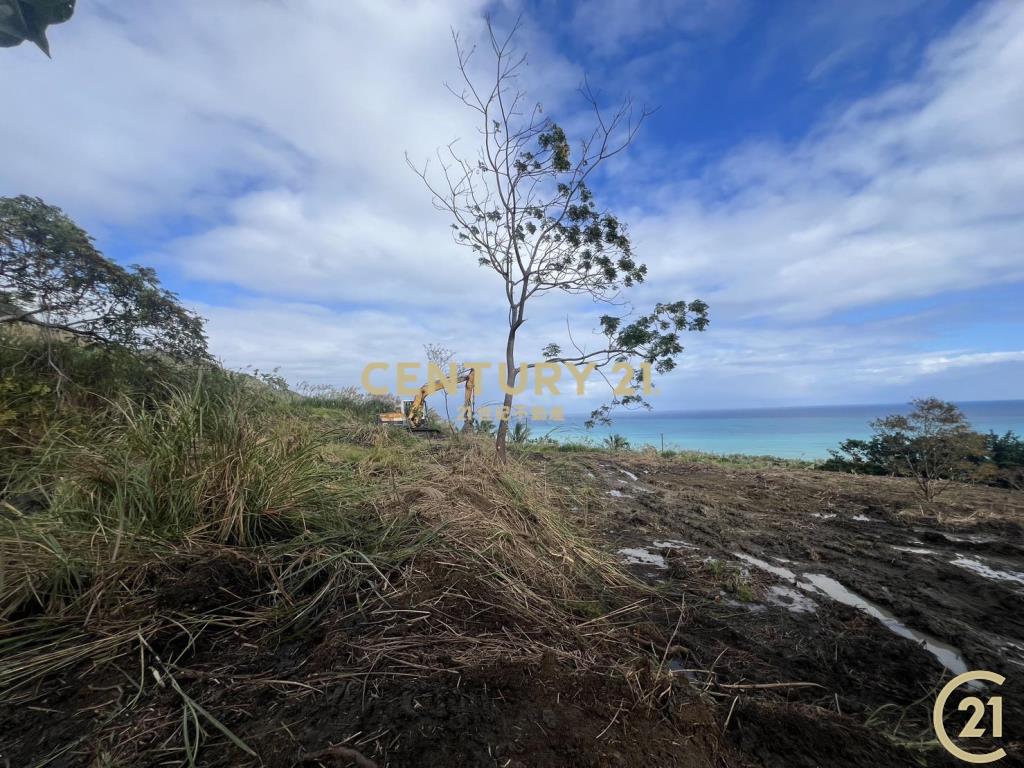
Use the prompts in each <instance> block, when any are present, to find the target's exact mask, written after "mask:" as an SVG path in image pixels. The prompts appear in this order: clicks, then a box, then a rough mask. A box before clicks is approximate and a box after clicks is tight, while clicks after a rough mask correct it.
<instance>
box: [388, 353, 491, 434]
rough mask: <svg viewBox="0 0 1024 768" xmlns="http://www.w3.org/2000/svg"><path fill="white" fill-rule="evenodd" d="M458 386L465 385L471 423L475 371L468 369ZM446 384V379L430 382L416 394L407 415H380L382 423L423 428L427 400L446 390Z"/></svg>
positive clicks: (467, 416)
mask: <svg viewBox="0 0 1024 768" xmlns="http://www.w3.org/2000/svg"><path fill="white" fill-rule="evenodd" d="M457 383H458V384H465V392H466V394H465V398H464V401H463V404H464V408H465V413H466V414H467V415H466V422H467V423H469V421H470V414H471V413H472V407H473V392H474V384H475V378H474V371H473V369H472V368H467V369H466V370H465V371H463V372H462V373H461V374H459V377H458V379H457ZM445 385H446V382H445V380H444V379H435V380H434V381H428V382H427V383H426V384H424V385H423V386H422V387H420V388H419V391H418V392H417V393H416V397H415V398H413V400H412V402H411V403H409V406H408V410H407V411H406V412H405V413H401V412H398V411H395V412H393V413H382V414H381V415H380V419H379V420H380V422H381V423H384V424H400V425H405V426H408V427H411V428H412V429H419V428H420V427H422V426H423V424H424V422H425V421H426V418H427V409H426V400H427V398H428V397H430V396H431V395H432V394H434V393H435V392H437V391H438V390H439V389H444V388H445Z"/></svg>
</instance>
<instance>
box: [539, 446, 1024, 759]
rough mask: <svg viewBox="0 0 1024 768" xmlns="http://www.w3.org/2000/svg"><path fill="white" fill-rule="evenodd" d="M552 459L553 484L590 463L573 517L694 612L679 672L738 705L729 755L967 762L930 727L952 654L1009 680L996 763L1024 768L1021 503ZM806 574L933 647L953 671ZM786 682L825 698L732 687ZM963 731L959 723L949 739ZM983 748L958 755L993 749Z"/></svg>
mask: <svg viewBox="0 0 1024 768" xmlns="http://www.w3.org/2000/svg"><path fill="white" fill-rule="evenodd" d="M547 461H548V463H549V467H548V471H549V472H552V473H554V474H564V473H565V466H564V464H563V462H565V461H570V462H572V463H574V464H578V463H579V462H581V461H582V462H583V464H584V465H585V470H584V475H583V477H584V481H585V482H589V483H591V484H592V486H593V488H594V491H595V493H594V498H595V500H596V501H595V503H594V504H593V505H588V506H587V508H586V509H580V510H578V511H577V514H578V515H579V516H580V517H581V518H582V519H583V520H584V521H585V522H586V523H587V524H588V525H590V526H591V527H592V528H594V529H596V531H597V532H598V535H600V536H601V537H603V538H604V539H605V540H606V541H607V542H608V546H609V547H610V548H612V549H613V550H624V552H623V557H624V558H626V559H627V560H631V561H634V565H633V566H632V567H633V568H634V569H635V570H636V571H637V573H638V574H639V575H641V577H643V578H645V579H646V580H647V581H649V582H650V583H652V584H654V585H657V586H658V587H659V588H660V589H662V590H663V591H664V592H665V593H666V594H669V595H671V596H672V599H673V600H675V601H678V603H679V604H681V605H683V606H684V610H683V620H682V622H680V625H679V628H678V632H677V639H676V641H675V642H677V643H678V645H679V646H680V648H679V649H678V655H677V657H676V658H675V663H676V665H677V667H678V668H679V670H680V672H681V673H682V674H685V675H686V676H688V677H689V678H690V679H691V681H692V682H693V684H694V686H695V687H697V688H698V689H706V690H707V691H708V692H709V693H712V694H715V695H716V697H717V698H718V700H719V709H721V710H728V709H732V715H731V716H726V715H720V716H721V717H725V718H727V728H726V729H725V739H726V742H727V744H728V745H729V746H730V747H732V748H734V749H735V750H736V751H737V752H738V753H740V754H742V755H743V756H744V757H745V758H746V759H749V760H750V761H751V762H752V763H753V764H755V765H765V766H775V765H779V766H783V765H786V766H794V765H808V766H811V765H823V766H830V765H862V764H868V763H867V762H866V761H865V762H862V761H861V759H860V757H857V756H855V753H856V750H857V749H863V748H864V745H866V744H875V745H877V746H879V748H881V746H882V745H883V744H888V745H903V746H904V747H906V749H904V752H903V754H902V756H901V757H900V758H899V762H889V761H886V760H882V761H881V762H879V763H876V764H879V765H889V764H892V765H903V764H907V765H946V764H950V765H953V764H958V761H955V760H953V759H952V758H950V757H948V756H947V755H946V753H945V752H944V751H943V750H942V749H940V748H939V747H938V746H937V745H936V743H935V736H934V733H933V729H932V726H931V712H932V703H933V701H934V699H935V695H936V693H937V692H938V690H939V689H941V687H942V685H943V684H944V683H945V682H946V681H948V680H949V679H950V678H951V677H953V672H956V671H963V670H962V669H954V670H953V672H951V671H950V669H948V668H947V667H946V666H945V665H944V662H945V663H948V664H949V665H950V666H954V667H955V666H956V665H957V663H956V661H950V658H949V653H955V652H959V654H960V656H961V658H960V659H959V662H961V663H962V664H963V665H964V666H965V668H966V669H969V670H977V669H981V670H991V671H994V672H997V673H999V674H1002V675H1005V676H1006V678H1007V679H1006V682H1005V683H1004V684H1003V686H1001V688H1000V689H999V690H998V691H994V690H990V693H1000V694H1002V696H1003V699H1004V733H1005V737H1004V739H1002V740H1001V741H1000V742H999V744H1000V745H1001V746H1003V747H1004V748H1006V750H1007V752H1008V753H1009V754H1008V756H1007V757H1006V758H1004V759H1003V760H1002V761H1001V763H1000V764H1002V765H1022V764H1024V760H1022V756H1024V741H1022V739H1024V527H1022V525H1024V496H1022V494H1020V493H1011V492H1008V491H1005V490H1000V489H992V488H984V487H972V486H954V487H951V488H950V489H949V490H948V491H946V492H945V493H944V494H942V495H941V496H940V497H939V498H938V499H937V500H936V501H934V502H931V503H923V502H922V501H921V500H920V499H919V498H918V496H917V494H916V492H915V487H914V486H913V484H912V483H911V482H910V481H907V480H904V479H899V478H883V477H863V476H860V477H857V476H851V475H844V474H838V473H830V472H822V471H816V470H799V469H791V468H763V469H759V468H743V467H737V466H730V465H720V464H710V463H708V464H705V463H701V464H693V463H685V462H682V461H679V460H677V459H663V458H658V457H654V456H644V455H636V454H622V455H620V456H616V457H614V458H612V457H608V456H607V455H604V456H602V455H590V456H587V457H584V458H580V457H572V458H571V459H561V458H559V459H554V460H551V459H548V460H547ZM573 472H574V473H578V469H576V470H573ZM744 557H746V558H747V559H744ZM750 558H754V560H751V559H750ZM638 561H639V562H638ZM643 561H653V562H643ZM765 566H767V568H766V567H765ZM780 569H781V570H780ZM808 574H814V575H815V576H814V578H818V577H819V576H825V577H829V578H831V579H833V580H835V581H836V582H839V583H840V584H841V585H842V587H845V588H846V590H847V591H848V592H852V593H855V595H856V596H857V597H859V598H863V599H866V601H867V602H869V603H870V604H871V605H872V606H873V608H875V609H881V611H882V612H883V614H882V615H883V616H884V617H885V618H887V619H896V620H897V621H898V622H899V625H900V629H901V630H902V631H903V632H904V633H909V632H913V633H914V634H917V635H922V634H923V635H924V636H926V638H927V639H928V641H929V643H931V644H932V647H933V648H936V647H937V648H939V649H940V654H942V658H943V662H940V660H939V659H938V658H937V657H936V655H934V654H933V653H931V652H929V650H928V649H927V648H926V647H923V646H922V645H921V644H920V643H919V642H918V641H919V640H920V637H917V638H916V639H911V638H907V637H903V636H900V635H899V634H897V633H895V632H893V631H892V629H891V627H892V626H893V625H892V624H891V623H890V625H889V627H887V625H886V624H885V623H883V621H881V620H879V619H878V618H877V617H876V616H877V614H876V615H875V616H873V615H870V613H869V612H868V611H866V610H864V606H863V605H861V606H860V608H858V607H855V606H851V605H847V604H844V603H843V602H841V601H838V600H836V599H833V597H830V596H829V595H828V594H826V593H825V592H823V591H822V590H820V589H815V588H814V584H809V583H808V578H809V577H808ZM819 583H829V584H831V582H820V581H819ZM844 597H846V598H847V602H849V599H848V598H849V597H850V595H849V594H847V593H844ZM675 621H676V619H673V618H672V616H665V617H664V618H663V620H662V622H661V624H662V627H663V628H664V627H668V626H671V625H674V623H675ZM787 682H799V683H813V684H814V686H810V685H807V686H801V687H792V688H784V687H779V688H756V687H753V688H729V687H727V686H730V685H732V686H758V685H766V684H768V685H770V684H776V683H787ZM981 695H982V697H983V698H985V697H986V696H987V694H981ZM955 700H956V699H954V701H955ZM734 701H735V706H734V705H733V702H734ZM965 717H966V715H965V713H958V712H956V711H953V712H952V713H950V712H947V718H946V722H947V730H948V732H949V733H950V734H951V735H952V736H956V735H957V734H959V732H960V729H961V728H962V726H963V724H964V722H965ZM844 729H847V730H844ZM844 733H845V735H844ZM975 741H976V743H970V742H965V741H961V742H960V744H961V745H962V746H964V747H965V748H967V749H969V750H971V751H975V752H984V751H988V749H989V748H991V747H992V745H991V744H990V743H988V742H986V740H985V739H984V738H982V739H980V740H975ZM1008 742H1010V743H1008ZM890 760H891V758H890Z"/></svg>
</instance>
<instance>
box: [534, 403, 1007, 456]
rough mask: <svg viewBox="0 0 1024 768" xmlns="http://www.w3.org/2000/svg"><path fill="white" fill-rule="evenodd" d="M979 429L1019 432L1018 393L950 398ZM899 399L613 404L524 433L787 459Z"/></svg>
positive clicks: (823, 446)
mask: <svg viewBox="0 0 1024 768" xmlns="http://www.w3.org/2000/svg"><path fill="white" fill-rule="evenodd" d="M958 405H959V406H960V408H961V409H962V410H963V412H964V415H966V416H967V419H968V421H970V422H971V425H972V426H973V427H974V429H975V430H977V431H979V432H988V431H990V430H991V431H995V432H997V433H999V434H1002V433H1004V432H1006V431H1007V430H1013V431H1014V432H1016V433H1017V434H1018V435H1024V400H999V401H995V400H993V401H985V402H962V403H958ZM909 410H910V406H909V405H907V404H879V405H824V406H811V407H799V408H759V409H744V410H714V411H664V410H660V409H657V408H655V409H654V410H651V411H632V412H624V411H618V412H616V413H615V414H613V422H612V424H611V426H608V427H595V428H594V429H592V430H587V429H586V428H585V427H584V426H583V422H584V421H585V420H586V418H587V417H586V416H585V415H579V416H571V415H569V416H566V418H565V420H564V421H558V422H555V421H532V422H530V428H531V430H532V436H534V437H540V436H542V435H545V434H550V436H551V437H552V438H553V439H555V440H557V441H559V442H581V441H587V440H589V441H591V442H594V443H600V442H601V441H602V440H603V439H604V438H605V437H606V436H608V435H611V434H619V435H622V436H623V437H625V438H626V439H627V440H629V442H630V446H631V447H633V448H639V447H642V446H644V445H651V446H654V447H656V448H661V447H662V445H664V447H665V448H666V449H676V450H680V449H685V450H695V451H706V452H709V453H722V454H728V453H741V454H747V455H751V456H779V457H783V458H790V459H810V460H814V459H824V458H828V450H829V448H835V447H837V446H838V445H839V443H841V442H842V441H843V440H846V439H848V438H866V437H868V436H869V435H870V433H871V427H870V423H871V421H872V420H873V419H877V418H879V417H882V416H887V415H889V414H892V413H906V412H907V411H909Z"/></svg>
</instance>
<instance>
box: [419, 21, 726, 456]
mask: <svg viewBox="0 0 1024 768" xmlns="http://www.w3.org/2000/svg"><path fill="white" fill-rule="evenodd" d="M518 28H519V24H518V22H517V23H516V25H514V26H513V28H512V30H511V32H510V33H509V34H508V35H507V36H504V37H499V36H498V35H497V33H496V32H495V30H494V28H493V26H491V24H490V22H488V26H487V29H488V42H489V48H490V50H489V54H490V55H492V56H493V60H494V69H493V79H488V81H487V84H486V87H483V86H480V85H478V84H477V83H475V82H474V80H473V77H472V76H471V74H470V71H469V70H470V62H471V59H472V57H473V55H474V53H475V47H469V48H467V47H466V46H465V45H463V43H462V41H461V40H460V39H459V36H458V35H457V34H455V33H453V39H454V42H455V49H456V53H457V55H458V66H459V72H460V73H461V75H462V85H461V87H460V88H458V89H456V88H453V87H451V86H448V88H449V90H450V91H451V92H452V93H453V94H454V95H455V96H456V97H457V98H458V99H459V100H460V101H461V102H462V103H463V104H464V105H465V106H466V107H467V108H469V109H471V110H472V111H473V112H475V113H476V115H477V118H478V119H479V122H480V133H481V136H482V139H483V143H482V146H481V147H480V148H479V150H478V151H477V152H476V153H475V154H474V155H472V156H469V157H466V156H462V155H460V154H459V153H458V152H457V151H456V147H455V144H456V142H453V143H452V144H450V145H448V146H447V147H446V148H444V149H441V150H438V153H437V155H438V160H439V163H440V169H439V172H438V173H436V175H435V174H434V173H432V172H431V169H430V166H429V164H424V165H423V166H422V167H417V166H415V165H414V164H413V163H412V162H410V163H409V165H410V167H411V168H412V169H413V170H414V171H415V172H416V174H417V175H418V176H420V178H421V179H422V180H423V182H424V183H425V184H426V185H427V187H428V189H429V190H430V192H431V193H432V195H433V201H434V205H435V206H436V207H437V208H439V209H440V210H443V211H445V212H447V213H448V214H450V215H451V216H452V217H453V219H454V222H453V223H452V225H451V227H452V230H453V234H454V238H455V241H456V242H457V243H459V244H461V245H464V246H466V247H468V248H470V249H471V250H472V251H473V253H474V254H475V255H476V257H477V261H478V263H479V264H480V266H483V267H486V268H489V269H492V270H493V271H494V272H496V273H497V274H498V275H500V276H501V278H502V280H503V283H504V293H505V300H506V303H507V307H508V336H507V339H506V344H505V364H504V381H505V387H506V393H505V397H504V403H503V411H502V416H501V419H500V422H499V426H498V431H497V436H496V441H495V445H496V448H497V451H498V454H499V455H500V456H502V457H504V455H505V443H506V436H507V434H508V425H509V412H510V410H511V406H512V401H513V394H512V393H511V390H513V389H514V387H515V382H516V378H517V377H518V376H519V375H520V374H521V370H520V368H519V367H517V365H516V335H517V333H518V331H519V329H520V328H521V327H522V325H523V323H525V322H526V319H527V314H526V309H527V306H528V304H529V303H530V301H531V299H533V298H535V297H538V296H541V295H544V294H546V293H548V292H551V291H562V292H564V293H569V294H577V295H585V296H589V297H591V298H592V299H594V300H596V301H599V302H605V303H608V304H610V305H615V306H618V307H620V308H621V307H622V306H623V304H622V303H621V302H620V301H619V299H620V294H621V291H622V289H624V288H630V287H632V286H634V285H636V284H637V283H641V282H643V280H644V278H645V276H646V274H647V267H646V266H645V265H643V264H640V263H638V262H637V261H636V260H635V259H634V257H633V252H632V245H631V243H630V240H629V236H628V233H627V231H626V227H625V226H624V225H623V224H622V223H621V222H620V221H619V220H618V218H616V216H615V215H614V214H612V213H611V212H610V211H608V210H607V209H602V208H599V207H598V206H597V203H596V202H595V200H594V195H593V193H592V192H591V189H590V186H589V182H590V180H591V179H592V177H593V175H594V173H595V172H596V171H597V170H598V169H599V168H600V167H601V166H602V165H603V164H604V163H605V162H606V161H607V160H609V159H611V158H612V157H615V156H616V155H618V154H619V153H620V152H622V151H623V150H625V149H626V148H627V147H628V146H629V145H630V143H632V141H633V140H634V138H635V137H636V135H637V131H638V130H639V129H640V125H641V123H643V121H644V120H645V119H646V118H647V117H648V116H649V114H650V112H649V111H648V110H646V109H643V108H639V109H638V108H635V107H634V105H633V102H632V100H631V99H629V98H626V99H625V100H623V101H622V102H621V104H619V106H618V107H617V108H616V109H615V110H614V111H612V112H611V113H607V112H605V111H603V110H602V109H601V108H600V106H599V105H598V101H597V97H596V95H595V93H594V92H593V90H592V89H591V88H590V86H589V84H586V83H585V84H584V85H583V86H582V87H581V89H580V92H581V94H582V96H583V97H584V99H585V100H586V102H587V103H588V104H589V106H590V108H591V110H592V117H593V127H592V129H591V130H590V132H589V133H588V134H587V135H585V136H584V137H583V138H582V139H581V140H580V141H579V142H578V143H577V146H576V148H575V149H573V148H572V147H570V143H569V140H568V138H567V137H566V134H565V131H564V130H563V129H562V128H561V127H560V126H559V125H558V124H557V123H555V122H554V121H553V120H551V119H550V118H549V117H546V116H545V115H544V113H543V110H542V109H541V106H540V104H537V103H530V102H529V101H528V99H527V95H526V92H525V91H524V90H522V88H521V87H520V86H519V74H520V71H521V69H522V68H523V66H524V64H525V62H526V57H525V55H523V54H520V53H518V52H517V51H516V50H515V48H514V46H513V39H514V37H515V34H516V32H517V31H518ZM407 159H408V158H407ZM628 316H629V313H628V312H627V313H626V314H625V315H624V316H612V315H606V316H604V317H602V318H601V331H602V336H601V347H600V348H599V349H596V350H592V351H589V352H588V351H586V350H585V349H584V348H582V347H580V346H578V345H576V344H575V342H573V346H574V348H575V351H574V352H573V353H571V354H568V355H563V354H562V351H561V347H559V346H558V345H556V344H552V345H549V346H548V347H547V348H545V350H544V354H545V356H546V357H547V358H548V359H549V360H550V361H552V362H572V363H592V364H593V365H594V368H595V369H596V370H600V369H601V368H603V367H604V366H606V365H609V364H612V363H614V362H619V361H622V362H625V361H630V360H634V359H642V360H644V361H646V362H648V363H651V364H652V365H653V366H654V368H656V369H657V370H658V371H659V372H665V371H667V370H670V369H671V368H672V367H673V366H674V365H675V360H674V358H675V356H676V355H678V354H679V353H680V352H681V351H682V346H681V345H680V344H679V336H678V333H679V331H682V330H703V329H704V327H706V325H707V322H708V320H707V305H705V304H704V303H703V302H701V301H692V302H689V303H687V302H684V301H677V302H673V303H669V304H658V305H657V306H656V307H655V309H654V311H653V312H651V313H649V314H647V315H643V316H641V317H639V318H637V319H635V320H633V321H632V322H626V320H628ZM524 370H525V369H524ZM641 401H642V396H641V395H632V394H631V395H628V396H626V397H617V398H616V399H614V400H613V401H612V403H611V405H618V404H631V403H639V402H641ZM610 407H611V406H610V405H609V406H603V407H602V408H601V409H598V410H597V411H595V413H594V418H596V419H602V420H606V419H607V415H608V412H609V410H610Z"/></svg>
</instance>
